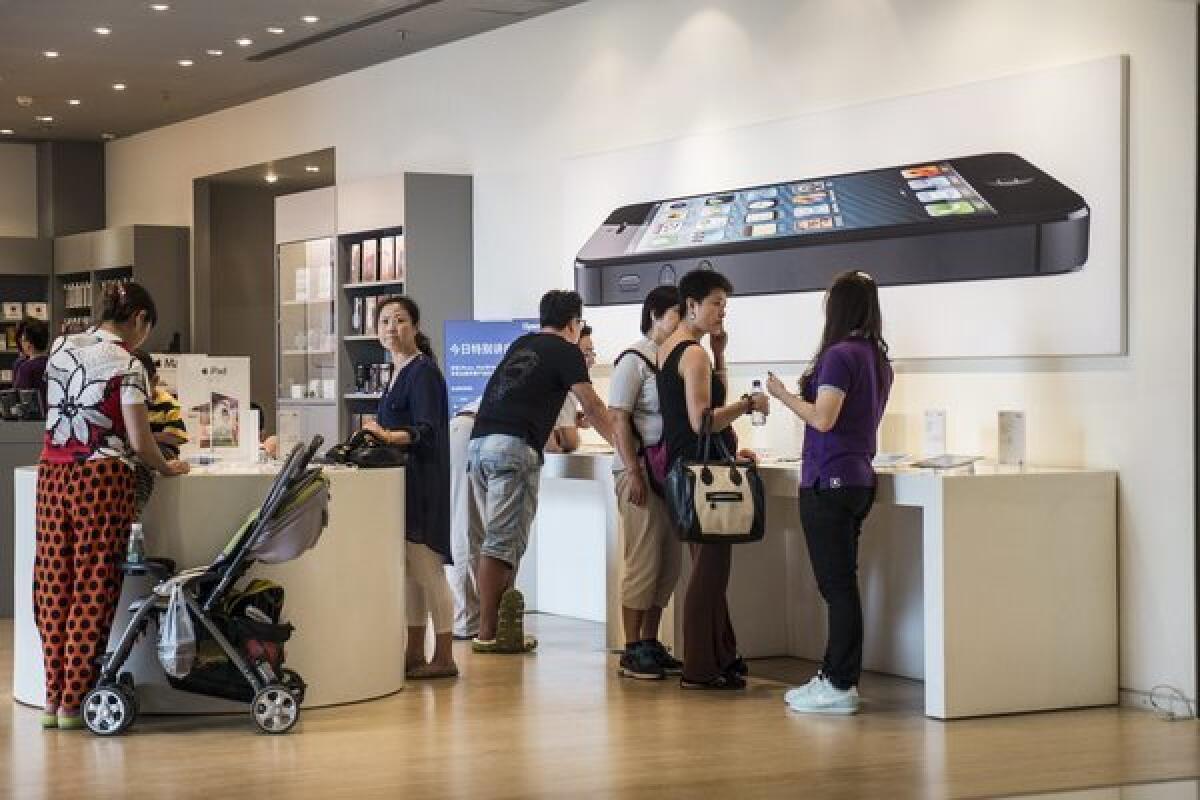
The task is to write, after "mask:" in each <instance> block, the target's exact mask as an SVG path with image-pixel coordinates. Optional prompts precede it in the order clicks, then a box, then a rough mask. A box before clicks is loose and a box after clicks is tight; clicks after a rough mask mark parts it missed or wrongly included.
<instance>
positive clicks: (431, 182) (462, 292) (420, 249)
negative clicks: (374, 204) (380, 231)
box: [404, 173, 474, 362]
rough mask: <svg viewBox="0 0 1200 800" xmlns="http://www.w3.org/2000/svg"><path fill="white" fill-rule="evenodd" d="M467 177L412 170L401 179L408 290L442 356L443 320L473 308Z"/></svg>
mask: <svg viewBox="0 0 1200 800" xmlns="http://www.w3.org/2000/svg"><path fill="white" fill-rule="evenodd" d="M471 186H472V183H471V177H470V176H469V175H433V174H426V173H410V174H408V175H406V176H405V184H404V196H405V199H404V211H405V217H404V239H405V248H406V250H407V259H408V285H407V287H406V292H407V294H409V295H410V296H411V297H412V298H413V299H414V300H416V302H417V304H418V305H419V306H420V307H421V328H422V330H423V331H424V332H425V333H426V334H427V335H428V336H429V338H430V339H431V340H432V341H433V345H434V350H435V351H436V352H437V356H438V361H439V362H444V360H445V359H444V352H443V345H444V343H443V341H442V323H443V322H445V320H447V319H470V318H471V317H472V316H473V314H474V303H473V282H474V273H473V267H472V236H471V231H472V227H471V220H472V216H471V214H472V211H471V202H472V201H471Z"/></svg>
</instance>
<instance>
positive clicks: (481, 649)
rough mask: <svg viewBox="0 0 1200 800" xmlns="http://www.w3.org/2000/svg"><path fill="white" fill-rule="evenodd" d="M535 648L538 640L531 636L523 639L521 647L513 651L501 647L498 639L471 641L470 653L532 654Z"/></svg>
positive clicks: (509, 648)
mask: <svg viewBox="0 0 1200 800" xmlns="http://www.w3.org/2000/svg"><path fill="white" fill-rule="evenodd" d="M537 646H538V640H537V639H535V638H534V637H532V636H526V637H524V639H522V643H521V646H520V647H517V648H515V649H514V648H511V647H506V646H504V645H502V644H501V643H500V640H499V638H496V639H472V640H471V652H473V653H508V654H515V653H532V652H533V651H534V650H536V649H537Z"/></svg>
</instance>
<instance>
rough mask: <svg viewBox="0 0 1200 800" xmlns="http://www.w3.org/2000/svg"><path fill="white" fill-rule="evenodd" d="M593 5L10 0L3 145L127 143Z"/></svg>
mask: <svg viewBox="0 0 1200 800" xmlns="http://www.w3.org/2000/svg"><path fill="white" fill-rule="evenodd" d="M582 1H583V0H252V1H250V0H164V2H161V3H149V2H142V1H141V0H0V136H2V137H4V139H0V141H3V140H17V139H22V140H38V139H81V140H95V139H101V138H112V137H114V136H116V137H120V136H128V135H129V134H132V133H138V132H141V131H145V130H149V129H151V128H156V127H159V126H161V125H167V124H169V123H172V122H178V121H180V120H184V119H188V118H191V117H195V116H199V115H201V114H206V113H209V112H211V111H216V110H218V109H221V108H228V107H229V106H233V105H237V104H239V103H244V102H248V101H250V100H255V99H258V98H260V97H266V96H268V95H271V94H275V93H277V92H281V91H284V90H287V89H291V88H295V87H297V86H303V85H305V84H308V83H313V82H315V81H319V80H323V79H325V78H328V77H331V76H334V75H339V74H341V73H344V72H350V71H352V70H356V69H361V68H363V67H366V66H370V65H372V64H378V63H380V62H383V61H389V60H391V59H394V58H399V57H401V56H405V55H409V54H411V53H416V52H419V51H421V50H426V49H428V48H430V47H436V46H438V45H441V44H446V43H448V42H452V41H455V40H458V39H463V38H466V37H468V36H473V35H475V34H478V33H483V32H485V31H489V30H493V29H495V28H499V27H503V26H504V25H509V24H512V23H515V22H520V21H522V20H525V19H530V18H532V17H535V16H538V15H541V14H545V13H548V12H551V11H555V10H558V9H560V8H565V7H567V6H571V5H575V4H577V3H579V2H582ZM8 131H11V133H8Z"/></svg>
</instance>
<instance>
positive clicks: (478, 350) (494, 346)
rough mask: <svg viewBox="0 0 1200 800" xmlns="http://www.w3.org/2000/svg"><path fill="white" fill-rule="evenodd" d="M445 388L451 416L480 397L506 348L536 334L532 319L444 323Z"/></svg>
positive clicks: (536, 323) (451, 321)
mask: <svg viewBox="0 0 1200 800" xmlns="http://www.w3.org/2000/svg"><path fill="white" fill-rule="evenodd" d="M443 330H444V333H445V336H446V338H445V342H446V370H445V375H446V388H447V389H448V391H449V394H450V414H451V415H454V414H455V413H456V412H457V411H458V410H459V409H460V408H462V407H463V406H465V405H467V404H468V403H470V402H471V401H472V400H475V399H477V398H479V397H481V396H482V395H483V390H484V389H486V388H487V382H488V378H490V377H492V373H493V372H495V370H496V367H497V366H498V365H499V364H500V361H501V359H503V358H504V354H505V353H506V352H508V346H509V345H510V344H512V343H513V342H514V341H516V339H517V337H519V336H523V335H525V334H526V333H534V332H536V331H538V330H539V328H538V322H537V320H535V319H514V320H497V321H482V322H481V321H479V320H471V319H467V320H446V323H445V326H444V329H443Z"/></svg>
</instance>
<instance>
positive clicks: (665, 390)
mask: <svg viewBox="0 0 1200 800" xmlns="http://www.w3.org/2000/svg"><path fill="white" fill-rule="evenodd" d="M732 293H733V286H732V284H730V282H729V280H728V279H727V278H726V277H725V276H724V275H721V274H720V273H718V272H713V271H712V270H694V271H692V272H689V273H688V274H686V275H684V276H683V278H682V279H681V280H680V281H679V295H680V308H679V312H680V315H681V316H682V320H681V321H680V323H679V327H677V328H676V329H675V333H673V334H672V335H671V337H670V338H669V339H667V340H666V341H665V342H663V345H662V347H660V348H659V349H658V352H659V357H660V361H659V364H658V367H659V370H658V376H657V384H658V397H659V405H660V406H661V409H662V417H663V437H664V439H665V441H666V443H667V452H668V454H669V456H670V459H671V463H674V462H675V460H676V459H678V458H695V456H696V449H697V443H698V442H699V440H700V429H701V426H702V424H703V421H704V417H705V415H706V414H708V415H711V418H712V427H713V430H715V431H721V432H722V435H727V436H728V435H731V434H732V430H731V429H730V425H732V423H733V421H734V420H735V419H737V418H738V417H740V416H741V415H742V414H748V413H750V412H751V411H762V412H764V413H765V412H766V411H767V397H766V395H764V394H762V393H761V392H760V393H758V394H756V395H754V396H750V395H747V396H745V397H743V398H742V399H740V400H737V401H735V402H733V403H730V404H728V405H726V404H725V395H726V391H727V390H726V386H725V382H724V380H722V379H721V373H723V372H724V366H725V365H724V356H725V344H726V342H727V340H728V337H727V335H726V334H725V331H724V327H723V321H724V319H725V303H726V301H727V300H728V297H729V295H730V294H732ZM705 335H708V336H709V342H710V344H711V346H712V349H713V357H714V359H715V361H716V370H714V369H713V364H712V363H711V362H710V361H709V360H708V354H707V353H706V352H705V351H704V348H703V347H701V346H700V339H701V338H702V337H703V336H705ZM731 559H732V552H731V551H730V549H729V545H727V544H701V545H693V547H692V574H691V577H690V578H689V580H688V588H687V594H686V596H685V597H684V602H683V678H682V680H681V681H680V685H681V686H683V687H684V688H687V689H742V688H745V686H746V681H745V679H744V677H743V675H744V673H745V664H744V663H743V662H742V661H741V659H740V658H738V655H737V639H736V637H735V636H734V633H733V624H732V623H731V621H730V619H729V607H728V605H727V604H726V602H725V590H726V588H727V587H728V585H729V570H730V565H731Z"/></svg>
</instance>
